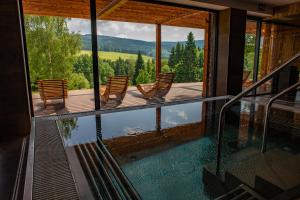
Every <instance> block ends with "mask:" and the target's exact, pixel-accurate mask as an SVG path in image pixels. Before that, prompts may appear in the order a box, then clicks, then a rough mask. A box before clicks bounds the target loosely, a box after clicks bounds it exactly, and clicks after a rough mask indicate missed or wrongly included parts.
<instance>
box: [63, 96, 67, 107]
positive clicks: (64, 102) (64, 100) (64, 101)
mask: <svg viewBox="0 0 300 200" xmlns="http://www.w3.org/2000/svg"><path fill="white" fill-rule="evenodd" d="M63 104H64V107H66V99H65V98H63Z"/></svg>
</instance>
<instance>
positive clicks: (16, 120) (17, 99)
mask: <svg viewBox="0 0 300 200" xmlns="http://www.w3.org/2000/svg"><path fill="white" fill-rule="evenodd" d="M20 16H21V15H20V13H19V4H18V1H17V0H1V1H0V44H1V48H0V68H1V69H0V127H1V131H0V137H9V136H16V135H17V136H19V135H26V134H28V133H29V132H30V121H31V113H30V104H29V102H30V101H29V95H28V89H27V79H26V68H25V59H24V47H23V42H22V29H21V24H20V21H21V18H20Z"/></svg>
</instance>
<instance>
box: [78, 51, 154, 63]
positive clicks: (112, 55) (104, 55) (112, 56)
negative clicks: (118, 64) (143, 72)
mask: <svg viewBox="0 0 300 200" xmlns="http://www.w3.org/2000/svg"><path fill="white" fill-rule="evenodd" d="M91 53H92V52H91V51H88V50H82V51H81V52H80V55H84V54H88V55H91ZM98 54H99V56H100V58H101V59H107V60H112V61H115V60H117V59H119V57H121V58H123V59H131V60H136V59H137V55H136V54H130V53H120V52H107V51H100V52H99V53H98ZM143 59H144V61H145V62H147V61H148V60H149V59H150V60H151V59H152V57H150V56H145V55H143Z"/></svg>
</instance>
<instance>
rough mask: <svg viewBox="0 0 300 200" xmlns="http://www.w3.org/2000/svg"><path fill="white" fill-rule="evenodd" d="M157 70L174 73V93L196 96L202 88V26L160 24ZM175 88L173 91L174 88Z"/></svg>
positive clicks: (200, 92)
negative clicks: (160, 45) (189, 26)
mask: <svg viewBox="0 0 300 200" xmlns="http://www.w3.org/2000/svg"><path fill="white" fill-rule="evenodd" d="M161 32H162V49H161V52H162V53H161V63H162V64H161V65H162V68H161V71H162V72H163V73H166V72H174V73H175V80H174V84H173V89H174V92H178V93H180V94H182V95H185V96H184V98H185V99H191V98H197V97H198V98H200V97H201V96H202V91H203V90H202V89H203V68H204V44H205V42H204V34H205V30H204V29H196V28H186V27H175V26H162V30H161ZM175 90H176V91H175Z"/></svg>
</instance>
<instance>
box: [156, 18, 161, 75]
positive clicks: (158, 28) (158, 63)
mask: <svg viewBox="0 0 300 200" xmlns="http://www.w3.org/2000/svg"><path fill="white" fill-rule="evenodd" d="M160 72H161V24H156V78H157V77H158V75H159V74H160Z"/></svg>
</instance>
